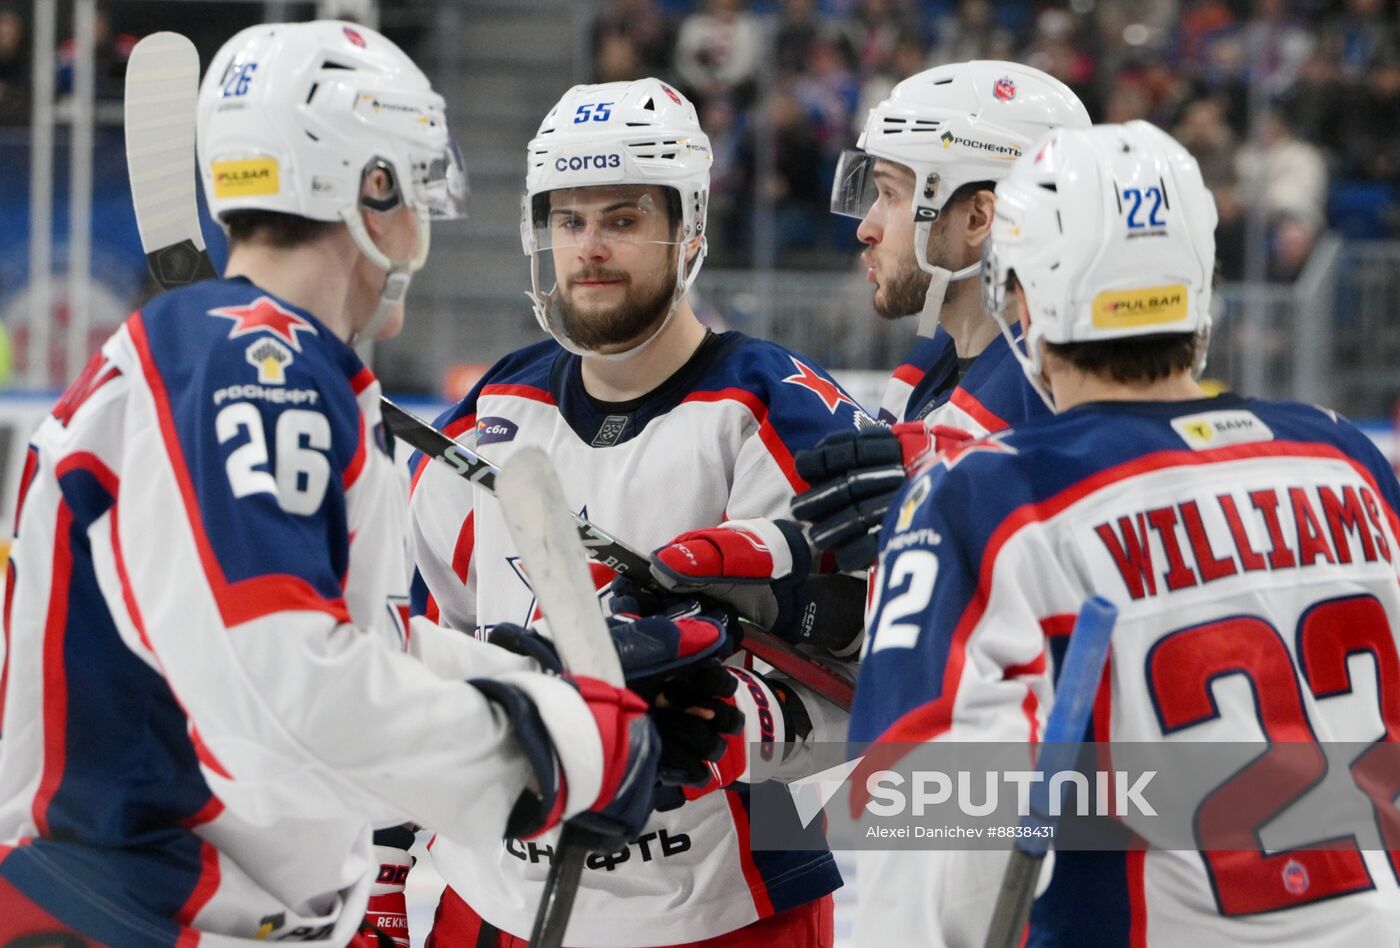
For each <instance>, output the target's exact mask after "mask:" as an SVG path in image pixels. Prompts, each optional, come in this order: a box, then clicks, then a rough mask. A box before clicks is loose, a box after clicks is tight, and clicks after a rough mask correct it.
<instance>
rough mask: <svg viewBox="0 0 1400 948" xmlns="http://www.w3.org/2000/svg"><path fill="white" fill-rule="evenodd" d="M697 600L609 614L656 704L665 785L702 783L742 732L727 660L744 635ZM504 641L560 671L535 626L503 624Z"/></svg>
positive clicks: (629, 668)
mask: <svg viewBox="0 0 1400 948" xmlns="http://www.w3.org/2000/svg"><path fill="white" fill-rule="evenodd" d="M699 609H700V607H699V604H698V603H695V602H694V601H693V600H690V601H685V602H682V603H680V604H679V605H678V606H677V607H673V609H672V610H671V611H670V612H669V613H668V614H667V615H654V616H647V617H645V618H640V619H639V618H636V617H635V616H621V617H613V618H610V619H608V629H609V631H610V632H611V633H612V637H613V644H614V645H615V646H616V647H617V652H618V659H619V660H620V661H621V663H622V672H623V674H624V675H625V676H626V678H627V687H628V688H630V689H632V690H633V691H635V692H636V693H637V694H639V695H641V696H642V697H643V698H644V699H645V700H646V702H647V704H648V705H649V706H650V707H651V718H652V721H653V723H655V725H656V728H657V731H658V733H659V734H660V737H661V763H660V768H659V777H660V780H661V782H662V783H663V784H697V783H703V782H704V781H706V780H708V779H709V777H710V770H709V768H708V766H707V763H708V762H713V761H715V760H718V759H719V757H720V756H721V755H722V754H723V753H724V750H725V742H724V738H725V737H726V736H727V735H732V734H737V733H739V732H740V730H741V729H742V727H743V717H742V715H741V714H740V713H739V712H738V711H737V710H736V709H735V708H734V706H733V702H732V701H727V700H726V699H728V698H730V697H731V696H732V695H733V694H734V688H735V684H736V683H735V681H734V679H733V678H732V677H731V676H730V675H729V674H728V673H727V672H725V671H724V666H723V665H722V664H720V661H721V659H724V658H727V657H728V656H729V655H731V654H733V652H734V649H735V647H736V645H737V637H736V636H735V635H733V634H732V633H731V632H730V631H729V629H730V628H732V621H731V620H730V619H729V618H728V617H727V616H726V615H725V614H724V613H722V612H719V611H713V612H708V613H700V612H699ZM487 641H489V642H490V643H491V644H492V645H497V646H500V647H501V648H505V649H507V650H509V651H512V652H515V653H517V654H520V655H526V656H528V657H530V658H533V659H534V660H535V661H536V662H538V663H539V665H540V667H541V668H544V669H546V670H549V671H553V672H556V673H557V672H559V671H561V670H562V663H561V662H560V661H559V656H558V653H557V652H556V651H555V649H554V645H553V643H551V642H550V641H549V640H548V639H546V638H545V637H544V636H542V635H540V634H539V633H537V632H535V631H534V630H532V629H526V628H522V627H520V626H518V625H512V624H509V623H502V624H499V625H496V626H494V627H493V628H492V629H491V632H490V634H489V636H488V638H487Z"/></svg>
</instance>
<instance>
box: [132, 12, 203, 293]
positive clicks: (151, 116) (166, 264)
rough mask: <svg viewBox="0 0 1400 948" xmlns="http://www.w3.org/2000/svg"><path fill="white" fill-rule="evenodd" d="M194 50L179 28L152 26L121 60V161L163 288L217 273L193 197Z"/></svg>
mask: <svg viewBox="0 0 1400 948" xmlns="http://www.w3.org/2000/svg"><path fill="white" fill-rule="evenodd" d="M198 93H199V53H198V52H196V51H195V48H194V44H193V43H191V42H190V41H189V40H188V39H186V38H185V37H183V36H181V35H180V34H179V33H152V34H151V35H150V36H147V37H145V38H143V39H142V40H141V42H139V43H137V44H136V46H135V48H134V49H132V51H131V58H130V59H128V60H127V64H126V92H125V95H126V103H125V116H124V124H125V126H126V167H127V175H128V176H129V177H130V179H131V201H132V204H133V205H134V206H135V208H136V226H137V229H138V230H140V232H141V249H142V250H144V251H145V252H146V262H147V263H148V264H149V265H150V268H151V275H152V276H154V277H155V278H156V282H157V283H159V284H160V286H161V289H167V290H168V289H170V288H171V287H173V286H185V285H186V284H189V283H197V282H198V281H200V280H209V279H218V276H219V273H218V271H217V270H215V269H214V264H213V263H212V262H211V261H210V260H209V255H208V254H207V253H206V252H205V250H204V235H203V234H201V233H200V230H199V213H198V211H197V207H198V204H197V203H196V201H195V191H194V189H195V184H196V180H197V179H196V175H195V169H194V132H195V122H194V112H195V98H196V96H197V95H198Z"/></svg>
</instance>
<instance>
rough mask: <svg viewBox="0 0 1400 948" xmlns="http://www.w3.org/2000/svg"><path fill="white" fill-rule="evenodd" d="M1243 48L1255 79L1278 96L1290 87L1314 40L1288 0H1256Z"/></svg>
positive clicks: (1247, 25) (1271, 94) (1270, 92)
mask: <svg viewBox="0 0 1400 948" xmlns="http://www.w3.org/2000/svg"><path fill="white" fill-rule="evenodd" d="M1242 39H1243V42H1244V50H1245V54H1246V56H1247V61H1248V63H1249V76H1250V79H1251V81H1252V82H1255V83H1259V84H1261V85H1262V86H1263V89H1264V92H1265V94H1267V95H1269V96H1271V97H1274V98H1277V97H1278V96H1281V95H1283V94H1284V93H1285V92H1287V91H1288V89H1289V87H1290V86H1292V85H1293V82H1294V80H1295V79H1297V77H1298V72H1299V70H1300V69H1301V68H1302V66H1303V63H1304V62H1306V61H1307V59H1308V57H1309V56H1310V55H1311V54H1312V51H1313V46H1314V45H1315V41H1314V40H1313V37H1312V35H1311V34H1310V33H1309V32H1308V30H1307V28H1306V27H1304V26H1303V24H1302V23H1300V22H1299V21H1298V19H1297V18H1296V17H1294V15H1293V12H1292V11H1291V10H1290V9H1289V8H1288V0H1254V11H1253V16H1252V17H1251V18H1250V21H1249V22H1248V23H1246V24H1245V26H1244V33H1243V37H1242Z"/></svg>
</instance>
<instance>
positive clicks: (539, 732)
mask: <svg viewBox="0 0 1400 948" xmlns="http://www.w3.org/2000/svg"><path fill="white" fill-rule="evenodd" d="M551 681H557V679H548V678H545V676H541V675H537V674H534V673H518V674H513V675H503V676H501V677H499V678H474V679H472V680H471V682H470V684H472V685H474V686H475V687H476V688H477V689H478V690H480V691H481V693H482V694H484V695H485V696H486V697H487V698H488V699H489V700H491V701H492V702H494V703H495V704H496V705H498V706H499V707H500V708H501V710H502V711H504V712H505V714H506V716H507V717H508V718H509V719H510V722H511V724H512V725H513V727H514V730H515V736H516V738H517V740H518V741H519V743H520V747H521V749H522V750H523V751H524V753H525V759H526V760H527V761H528V762H529V764H530V767H531V769H532V770H533V771H534V777H535V780H534V786H532V787H527V788H526V789H525V790H524V791H523V792H522V793H521V794H520V797H519V798H518V799H517V800H516V802H515V806H514V808H513V809H512V811H511V814H510V817H509V819H508V820H507V821H506V828H505V834H506V835H507V836H514V837H519V838H527V839H528V838H530V837H534V836H538V835H539V834H540V833H543V832H545V831H546V830H549V829H552V828H553V827H555V826H557V825H558V824H559V822H560V821H561V820H563V819H565V818H567V819H568V820H569V822H570V824H571V825H573V826H576V827H578V828H579V829H582V830H583V831H584V832H585V833H587V834H588V836H589V837H590V846H591V847H592V848H594V849H600V850H608V851H611V850H614V849H618V848H620V847H621V846H623V845H624V844H625V843H627V842H628V841H629V840H632V839H635V838H636V837H637V835H638V834H640V833H641V831H642V827H643V826H644V825H645V824H646V821H647V817H648V815H649V814H650V813H651V810H652V804H653V795H654V793H655V789H656V771H657V766H658V764H659V763H660V759H661V742H660V738H659V737H658V736H657V733H656V727H655V726H654V725H653V724H652V722H651V720H650V719H649V718H648V717H647V706H646V702H644V701H643V700H642V699H641V698H640V697H638V696H637V695H636V694H634V693H633V692H631V691H628V690H627V689H625V688H614V687H613V686H612V685H609V684H607V683H606V682H603V681H599V680H598V679H596V678H588V677H585V676H582V675H580V676H565V677H564V681H566V682H568V683H569V684H570V685H572V686H573V687H574V688H575V689H576V690H577V691H578V693H579V696H580V697H582V699H583V702H584V705H585V707H586V708H587V709H588V712H589V713H590V714H591V715H592V723H593V725H594V727H595V728H596V729H597V733H598V738H599V741H600V743H601V745H602V757H601V761H600V764H601V773H598V772H596V771H594V769H593V767H592V766H589V767H588V768H587V770H588V772H587V773H579V774H575V775H573V777H572V778H571V776H570V773H569V769H570V768H569V767H568V766H567V765H566V764H565V760H566V758H567V759H568V760H573V761H575V766H581V765H582V763H581V762H580V761H579V757H580V749H579V748H577V747H560V746H559V745H558V744H557V743H556V741H555V734H554V732H553V731H552V730H551V728H550V727H549V726H547V725H546V723H545V719H546V715H543V714H542V713H541V710H540V706H539V705H538V704H537V703H536V702H537V701H540V700H543V699H545V698H547V697H552V696H550V695H548V692H549V691H550V690H551V689H552V687H553V685H552V684H550V682H551ZM559 710H560V709H559V708H557V707H555V708H553V709H551V711H550V713H549V714H548V717H549V718H550V719H551V720H553V721H554V723H555V724H556V726H565V727H566V725H561V719H560V718H559V717H558V714H559ZM599 778H601V779H599ZM571 784H573V786H597V787H598V792H597V796H596V797H595V798H594V799H592V800H591V801H586V802H585V801H578V800H571V799H569V795H570V793H571V792H573V788H572V787H571V786H570V785H571Z"/></svg>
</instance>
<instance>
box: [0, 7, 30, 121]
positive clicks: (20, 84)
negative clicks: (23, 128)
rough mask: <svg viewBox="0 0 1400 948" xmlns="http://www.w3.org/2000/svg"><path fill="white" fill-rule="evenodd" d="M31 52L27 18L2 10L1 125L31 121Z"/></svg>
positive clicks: (0, 20)
mask: <svg viewBox="0 0 1400 948" xmlns="http://www.w3.org/2000/svg"><path fill="white" fill-rule="evenodd" d="M28 51H29V47H28V45H27V44H26V43H25V41H24V20H23V19H22V18H21V17H20V15H19V14H18V13H16V12H15V11H13V10H3V11H0V125H23V124H25V123H27V122H28V121H29V56H28Z"/></svg>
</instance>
